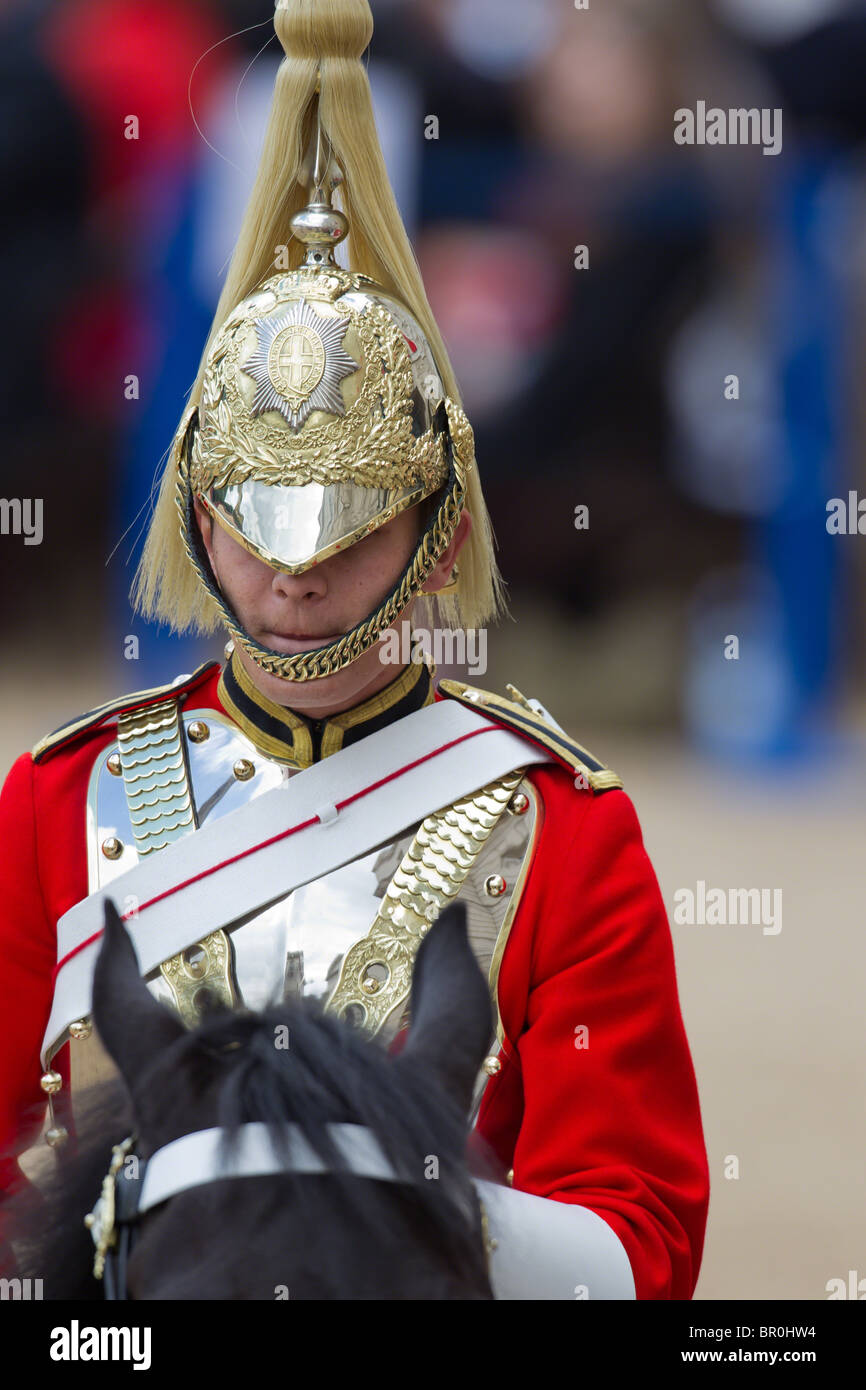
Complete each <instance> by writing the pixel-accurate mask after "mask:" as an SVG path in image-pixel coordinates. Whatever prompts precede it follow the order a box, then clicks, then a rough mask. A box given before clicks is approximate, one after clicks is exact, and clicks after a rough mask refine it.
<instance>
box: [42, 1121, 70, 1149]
mask: <svg viewBox="0 0 866 1390" xmlns="http://www.w3.org/2000/svg"><path fill="white" fill-rule="evenodd" d="M68 1138H69V1130H68V1129H64V1128H63V1125H52V1127H51V1129H46V1131H45V1142H46V1144H47V1145H48V1147H49V1148H50V1149H59V1148H60V1147H61V1145H63V1144H65V1143H66V1141H67V1139H68Z"/></svg>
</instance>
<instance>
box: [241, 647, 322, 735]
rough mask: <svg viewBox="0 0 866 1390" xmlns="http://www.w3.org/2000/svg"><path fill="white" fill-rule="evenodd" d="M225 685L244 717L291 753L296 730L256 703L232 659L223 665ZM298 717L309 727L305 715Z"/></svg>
mask: <svg viewBox="0 0 866 1390" xmlns="http://www.w3.org/2000/svg"><path fill="white" fill-rule="evenodd" d="M223 685H224V686H225V689H226V693H227V694H228V695H230V696H231V699H232V701H233V702H234V704H235V705H237V707H238V709H239V710H240V712H241V714H242V715H243V716H244V718H245V719H248V720H249V722H250V723H251V724H252V725H254V726H255V728H257V729H259V730H260V731H261V732H262V733H263V734H268V735H269V737H270V738H274V739H276V740H277V742H278V743H281V744H282V745H283V747H284V748H286V749H287V750H288V752H290V753H291V751H292V750H293V748H294V744H295V738H294V731H293V730H292V729H290V728H289V727H288V725H286V724H284V723H283V721H282V720H281V719H277V718H276V717H275V715H273V714H268V713H267V711H266V710H263V709H262V707H261V705H258V704H256V702H255V700H253V699H252V698H251V697H250V696H249V695H248V694H247V693H246V691H245V690H243V689H242V688H241V686H240V685H239V684H238V680H237V676H236V675H235V673H234V670H233V669H232V663H231V662H230V661H229V662H227V663H226V665H225V666H224V667H223ZM292 714H295V711H294V710H292ZM297 718H298V719H303V722H304V723H305V724H307V726H308V727H309V721H308V720H306V719H304V717H303V715H300V714H299V715H297Z"/></svg>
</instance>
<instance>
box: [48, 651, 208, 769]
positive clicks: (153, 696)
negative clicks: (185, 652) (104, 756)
mask: <svg viewBox="0 0 866 1390" xmlns="http://www.w3.org/2000/svg"><path fill="white" fill-rule="evenodd" d="M219 669H220V668H219V662H216V661H206V662H205V663H204V665H202V666H199V668H198V670H197V671H194V672H193V674H192V675H191V676H185V677H184V678H183V679H182V680H179V681H177V682H176V683H173V682H169V684H168V685H158V686H156V687H155V688H154V689H153V690H138V691H136V692H135V693H134V694H132V695H120V696H118V697H117V699H115V700H108V701H107V702H106V704H104V705H100V706H99V707H98V708H97V709H92V710H88V712H87V713H86V714H81V715H79V717H78V718H77V719H71V720H70V721H69V723H68V724H63V725H61V727H60V728H59V729H55V730H54V733H53V734H46V735H45V738H41V739H40V740H39V742H38V743H37V744H36V746H35V748H33V749H32V750H31V754H30V756H31V757H32V759H33V761H34V763H40V762H44V761H45V759H46V758H49V757H50V756H51V755H52V753H56V752H57V751H58V750H59V749H61V748H65V747H66V746H67V744H69V743H72V742H73V741H74V740H75V739H77V738H80V737H81V735H82V734H87V733H90V732H91V731H92V730H94V729H98V728H99V727H100V725H101V724H104V723H105V722H106V720H108V719H110V718H111V717H112V716H114V715H119V714H125V713H127V712H129V711H132V710H136V709H147V708H149V706H150V705H157V704H159V702H160V701H161V700H165V699H167V698H169V697H171V698H172V699H173V698H175V697H177V696H182V695H186V694H188V692H189V691H190V690H194V689H195V688H196V686H199V685H202V684H203V683H204V681H206V680H207V679H208V677H209V676H210V675H211V674H212V672H214V671H217V670H219Z"/></svg>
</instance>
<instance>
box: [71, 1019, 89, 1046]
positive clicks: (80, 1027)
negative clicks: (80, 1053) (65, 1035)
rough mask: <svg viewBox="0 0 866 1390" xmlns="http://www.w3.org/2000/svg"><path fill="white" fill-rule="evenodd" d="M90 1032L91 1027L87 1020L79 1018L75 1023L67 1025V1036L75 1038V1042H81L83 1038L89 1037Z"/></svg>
mask: <svg viewBox="0 0 866 1390" xmlns="http://www.w3.org/2000/svg"><path fill="white" fill-rule="evenodd" d="M92 1032H93V1027H92V1025H91V1022H90V1019H89V1018H79V1019H77V1020H76V1021H75V1023H70V1025H69V1036H70V1038H75V1040H76V1041H77V1042H83V1040H84V1039H85V1038H89V1037H90V1034H91V1033H92Z"/></svg>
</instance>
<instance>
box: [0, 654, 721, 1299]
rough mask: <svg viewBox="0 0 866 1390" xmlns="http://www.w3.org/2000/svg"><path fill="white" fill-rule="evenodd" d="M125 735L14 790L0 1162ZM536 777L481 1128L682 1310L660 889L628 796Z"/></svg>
mask: <svg viewBox="0 0 866 1390" xmlns="http://www.w3.org/2000/svg"><path fill="white" fill-rule="evenodd" d="M218 679H219V668H218V667H212V668H208V670H207V671H206V672H204V673H203V674H202V675H201V677H200V678H199V679H198V680H197V681H196V682H194V683H191V684H188V685H187V686H185V687H184V688H183V689H184V690H185V691H186V692H189V691H191V690H194V692H195V694H194V704H195V707H196V708H205V707H212V708H214V709H218V710H222V708H223V706H222V705H221V703H220V701H219V699H218V696H217V682H218ZM437 698H442V696H441V695H440V693H439V692H437ZM115 730H116V725H115V722H114V721H113V720H111V719H109V721H108V722H107V723H106V724H105V725H103V726H102V727H101V728H98V729H95V730H89V731H85V732H83V733H79V734H77V735H74V736H71V737H70V740H69V742H68V743H67V744H65V745H64V746H62V747H61V748H59V749H58V750H56V751H54V752H52V753H51V755H50V756H48V757H47V758H46V759H45V760H44V761H42V762H40V763H39V764H34V762H33V760H32V758H31V755H30V754H29V753H27V754H25V755H24V756H23V757H21V758H19V759H18V760H17V762H16V763H15V764H14V766H13V768H12V770H11V772H10V773H9V776H8V778H7V780H6V783H5V786H4V787H3V791H2V794H0V845H2V862H0V1018H2V1019H3V1037H4V1040H5V1045H4V1047H3V1051H2V1060H0V1154H7V1153H8V1152H9V1151H10V1150H12V1151H14V1152H21V1151H22V1150H23V1149H24V1148H26V1147H28V1145H29V1144H30V1143H33V1142H34V1141H35V1139H36V1137H37V1135H38V1131H39V1128H40V1125H41V1123H42V1119H43V1116H44V1110H45V1098H44V1096H43V1094H42V1092H41V1090H40V1089H39V1077H40V1075H41V1070H42V1069H41V1066H40V1061H39V1051H40V1044H41V1041H42V1036H43V1033H44V1029H45V1026H46V1023H47V1020H48V1014H49V1010H50V1004H51V995H52V985H51V977H52V971H53V968H54V964H55V953H56V935H55V928H56V922H57V920H58V919H59V918H60V917H61V916H62V915H63V914H64V913H65V912H66V911H67V910H68V909H69V908H71V907H72V906H74V904H75V903H77V902H79V901H80V900H81V899H82V898H83V897H85V896H86V893H87V860H86V841H85V803H86V795H87V785H88V780H89V777H90V772H91V768H92V766H93V764H94V762H95V760H96V758H97V756H98V754H99V753H100V752H101V751H102V750H103V749H104V748H105V747H106V745H107V744H109V743H111V742H114V740H115V737H116V733H115ZM527 775H528V777H529V778H530V779H531V780H532V782H533V784H534V786H535V787H536V789H537V790H538V792H539V794H540V798H541V801H542V806H543V822H542V827H541V831H540V835H539V837H538V841H537V848H536V851H535V856H534V859H533V862H532V864H531V867H530V870H529V874H528V877H527V880H526V885H525V888H524V892H523V896H522V898H521V900H520V903H519V906H518V909H517V913H516V916H515V919H514V923H513V926H512V929H511V934H510V936H509V939H508V943H507V945H506V948H505V953H504V956H503V959H502V964H501V968H500V974H499V1009H500V1013H501V1017H502V1022H503V1027H504V1030H505V1034H506V1043H505V1046H504V1048H503V1050H502V1053H501V1054H500V1057H501V1062H502V1066H501V1069H500V1071H499V1072H498V1073H497V1074H496V1075H494V1076H493V1077H492V1078H491V1080H490V1082H489V1084H488V1086H487V1089H486V1091H485V1094H484V1098H483V1101H482V1105H481V1110H480V1113H479V1116H478V1122H477V1128H478V1130H479V1132H480V1133H481V1134H482V1135H483V1136H484V1137H485V1138H486V1139H487V1140H488V1141H489V1142H490V1143H491V1144H492V1146H493V1147H494V1149H495V1150H496V1152H497V1153H498V1155H499V1157H500V1158H501V1160H502V1162H503V1164H504V1165H505V1166H506V1167H513V1169H514V1186H515V1187H516V1188H521V1189H523V1190H524V1191H527V1192H531V1193H535V1194H537V1195H539V1196H544V1197H552V1198H555V1199H556V1200H558V1201H563V1202H576V1203H581V1204H583V1205H584V1206H587V1207H589V1208H590V1209H591V1210H592V1211H594V1212H596V1213H597V1215H598V1216H600V1217H602V1218H603V1219H604V1220H605V1221H607V1222H608V1224H609V1225H610V1226H611V1227H612V1228H613V1230H614V1231H615V1233H616V1234H617V1236H618V1237H619V1239H620V1241H621V1242H622V1245H623V1246H624V1248H625V1250H626V1253H627V1254H628V1256H629V1259H630V1261H631V1266H632V1271H633V1274H634V1280H635V1286H636V1292H637V1297H638V1298H640V1299H654V1298H661V1299H670V1298H673V1299H687V1298H690V1297H691V1296H692V1293H693V1291H694V1287H695V1283H696V1281H697V1277H698V1272H699V1269H700V1262H701V1253H702V1248H703V1240H704V1229H705V1224H706V1215H707V1204H708V1196H709V1176H708V1170H707V1159H706V1152H705V1147H704V1138H703V1132H702V1127H701V1117H700V1109H699V1104H698V1092H697V1086H696V1082H695V1075H694V1069H693V1066H692V1061H691V1056H690V1053H689V1047H688V1042H687V1040H686V1035H685V1031H684V1028H683V1022H682V1016H681V1013H680V1006H679V1000H678V995H677V985H676V976H675V971H674V957H673V949H672V945H671V937H670V930H669V927H668V922H667V916H666V913H665V908H664V905H663V902H662V898H661V894H660V892H659V887H658V883H657V881H656V877H655V874H654V872H653V869H652V865H651V864H650V861H649V859H648V857H647V854H646V851H645V849H644V847H643V842H642V838H641V831H640V826H639V824H638V820H637V816H636V815H635V812H634V808H633V806H632V804H631V801H630V800H629V798H628V797H627V796H626V794H625V793H624V792H623V791H619V790H612V791H607V792H605V793H603V794H601V795H599V794H593V792H591V791H590V790H580V789H577V788H575V785H574V776H573V773H572V772H570V771H568V770H567V769H566V768H565V767H563V766H560V765H558V764H554V763H551V764H549V765H545V766H543V767H533V768H532V769H530V771H529V772H528V774H527ZM584 1030H587V1031H584ZM580 1044H585V1045H580ZM66 1052H67V1049H64V1050H63V1053H62V1054H61V1055H60V1057H58V1059H56V1061H55V1065H56V1066H57V1069H58V1070H59V1071H60V1072H61V1074H63V1075H64V1081H66V1080H67V1077H66V1070H67V1061H66ZM19 1179H20V1173H19V1170H18V1167H17V1164H16V1162H15V1159H14V1158H9V1157H7V1158H6V1159H5V1160H0V1188H10V1187H11V1186H13V1185H14V1184H15V1183H16V1182H17V1181H18V1180H19Z"/></svg>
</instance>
